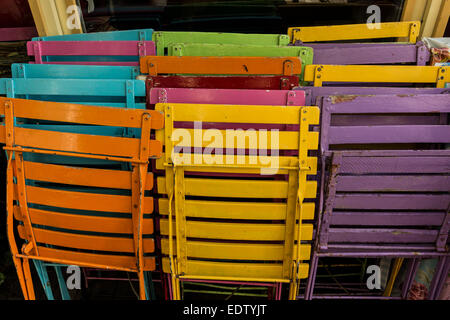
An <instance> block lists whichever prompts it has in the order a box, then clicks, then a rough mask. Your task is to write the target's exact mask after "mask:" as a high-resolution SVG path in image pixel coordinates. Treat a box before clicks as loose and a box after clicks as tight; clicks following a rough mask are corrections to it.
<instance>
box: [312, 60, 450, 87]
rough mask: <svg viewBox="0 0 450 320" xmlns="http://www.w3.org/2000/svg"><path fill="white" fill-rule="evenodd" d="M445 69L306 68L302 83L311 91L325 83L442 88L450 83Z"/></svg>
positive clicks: (391, 67) (390, 67) (378, 67)
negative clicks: (311, 86) (409, 85)
mask: <svg viewBox="0 0 450 320" xmlns="http://www.w3.org/2000/svg"><path fill="white" fill-rule="evenodd" d="M449 73H450V69H449V67H434V66H369V65H359V66H358V65H357V66H354V65H348V66H337V65H308V66H306V67H305V76H304V80H305V81H307V82H313V83H314V86H315V87H320V86H322V84H323V83H324V82H326V83H328V85H329V83H351V82H353V83H377V84H381V83H385V84H390V83H399V84H434V85H435V86H436V87H437V88H444V87H445V83H446V82H449V81H450V74H449Z"/></svg>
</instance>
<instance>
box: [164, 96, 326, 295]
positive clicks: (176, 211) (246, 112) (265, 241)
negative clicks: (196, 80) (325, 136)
mask: <svg viewBox="0 0 450 320" xmlns="http://www.w3.org/2000/svg"><path fill="white" fill-rule="evenodd" d="M156 110H158V111H161V112H163V111H164V113H165V118H166V125H165V129H164V130H158V131H157V135H156V136H157V137H161V138H158V140H159V139H161V140H162V141H163V142H164V144H165V150H166V152H165V155H164V156H163V158H161V162H160V164H162V166H163V167H164V168H165V170H166V174H165V177H161V178H158V184H157V187H158V192H159V193H162V194H167V198H162V199H160V200H159V204H158V207H159V213H160V214H161V215H162V216H165V217H168V218H165V219H161V222H160V227H161V234H162V235H168V236H169V239H163V242H162V252H163V254H168V255H169V256H168V257H166V258H163V270H164V271H165V272H171V271H172V272H173V273H174V274H175V275H176V276H177V277H178V276H179V277H180V278H186V279H196V278H197V279H214V280H220V279H222V280H238V281H267V282H289V281H291V280H292V281H294V282H295V280H294V279H300V278H305V277H306V276H307V274H308V264H307V263H305V262H302V260H308V259H309V253H310V245H309V244H302V245H301V246H299V247H298V246H296V245H295V242H296V241H297V243H299V241H298V238H300V239H301V240H302V241H308V240H311V239H312V233H313V226H312V224H309V223H305V222H303V220H310V219H313V217H314V203H313V202H308V201H304V200H305V198H308V199H314V198H315V196H316V192H317V190H316V188H317V184H316V182H315V181H309V180H307V176H308V175H314V174H316V167H317V159H316V158H315V157H313V156H310V155H309V154H308V150H313V149H315V148H316V147H317V145H318V134H317V132H310V131H309V125H311V124H317V123H318V120H319V118H318V117H319V109H318V108H317V107H301V106H260V105H254V106H243V105H211V104H209V105H208V104H177V103H164V104H160V103H159V104H156ZM199 120H201V121H202V122H201V125H202V128H198V127H195V126H196V124H195V123H194V122H195V121H199ZM187 124H189V126H188V125H187ZM197 125H198V123H197ZM286 125H288V126H289V127H290V129H288V130H279V128H280V127H281V126H286ZM192 128H195V129H192ZM226 128H228V132H230V131H233V132H235V133H236V132H237V136H238V138H237V139H238V141H237V144H235V142H234V138H233V137H232V138H231V139H229V140H228V138H226V139H227V142H226V143H225V141H222V140H221V139H223V138H224V137H225V136H226V132H227V129H226ZM249 128H256V130H252V129H250V130H249ZM210 129H215V130H210ZM230 129H231V130H230ZM238 129H241V130H239V131H238ZM194 130H196V131H194ZM263 132H264V133H263ZM195 134H197V135H201V136H202V137H204V138H202V139H197V138H195V139H192V138H193V137H194V135H195ZM228 134H229V133H228ZM211 135H213V136H214V137H215V141H216V144H215V146H212V145H211V143H210V142H211V141H208V140H210V138H211ZM207 136H209V137H210V138H207ZM245 136H247V138H248V139H247V138H245ZM165 137H171V139H167V138H165ZM252 137H253V138H252ZM258 137H259V138H258ZM180 138H182V139H181V140H180ZM200 140H201V141H200ZM278 142H279V143H278ZM255 143H256V144H255ZM265 143H266V144H265ZM179 148H183V149H182V151H183V153H182V154H180V153H179V150H180V149H179ZM203 148H206V149H208V148H209V149H211V148H214V150H212V151H215V152H212V151H211V153H209V155H210V156H212V158H213V160H212V162H211V161H209V160H208V159H207V157H208V155H206V153H208V152H205V154H203V153H198V151H196V150H203ZM268 149H270V153H268V152H267V151H268ZM226 150H228V151H227V155H226V154H225V153H226ZM239 150H240V151H239ZM252 150H253V151H257V153H253V151H252ZM230 151H231V152H232V153H231V154H230ZM235 151H236V152H235ZM289 152H291V153H289ZM225 157H227V158H226V159H227V161H226V163H225V161H224V160H225ZM252 159H253V160H252ZM270 159H272V160H275V161H278V164H277V165H275V167H277V169H274V170H272V169H273V167H274V164H273V163H271V164H269V162H270ZM230 160H231V161H230ZM254 160H255V161H254ZM158 161H159V160H158ZM271 167H272V169H269V168H271ZM199 171H200V172H207V173H209V175H208V177H198V176H194V175H191V173H195V172H199ZM226 173H239V174H245V175H247V177H246V178H236V177H235V176H234V177H231V178H230V177H224V176H223V174H226ZM277 174H283V175H286V174H287V175H288V176H289V179H288V180H287V181H285V180H275V179H274V178H273V177H274V175H277ZM248 175H253V178H248ZM172 201H173V202H172ZM296 202H297V203H298V206H296V205H295V203H296ZM172 217H175V221H172ZM218 219H220V220H218ZM296 219H298V220H299V221H300V223H299V224H296V222H295V221H296ZM174 237H175V240H173V243H172V242H171V240H170V239H173V238H174ZM194 238H195V240H194ZM230 240H231V241H230ZM293 261H295V262H294V263H293ZM293 265H298V268H293ZM294 291H295V290H294V289H293V290H292V292H294ZM175 298H176V297H175Z"/></svg>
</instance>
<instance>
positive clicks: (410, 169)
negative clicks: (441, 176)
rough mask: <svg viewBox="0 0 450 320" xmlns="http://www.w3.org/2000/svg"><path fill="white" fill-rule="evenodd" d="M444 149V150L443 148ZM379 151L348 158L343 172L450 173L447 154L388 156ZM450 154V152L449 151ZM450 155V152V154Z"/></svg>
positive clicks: (341, 168) (341, 170) (342, 168)
mask: <svg viewBox="0 0 450 320" xmlns="http://www.w3.org/2000/svg"><path fill="white" fill-rule="evenodd" d="M443 151H444V150H443ZM388 154H389V153H387V152H386V154H383V153H378V154H374V155H373V156H372V157H367V156H358V155H353V156H349V157H347V158H346V161H345V162H344V163H342V165H341V167H340V172H341V173H343V174H346V173H353V174H369V173H371V174H378V173H386V172H388V173H403V174H409V173H423V174H428V173H448V172H450V161H449V159H448V158H447V157H445V156H430V157H426V156H423V153H422V156H421V154H418V155H417V156H406V155H399V156H388ZM447 154H449V152H447ZM449 155H450V154H449Z"/></svg>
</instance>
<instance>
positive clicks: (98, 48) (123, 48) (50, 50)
mask: <svg viewBox="0 0 450 320" xmlns="http://www.w3.org/2000/svg"><path fill="white" fill-rule="evenodd" d="M27 51H28V55H30V56H34V57H35V63H39V64H41V63H52V64H86V65H87V64H94V65H135V66H137V65H139V61H137V59H136V61H131V62H130V61H101V59H99V61H77V60H76V59H77V58H78V59H79V57H80V56H107V57H117V56H136V57H139V56H147V55H155V54H156V49H155V43H154V42H153V41H29V42H28V43H27ZM44 56H73V60H74V61H73V62H72V61H44V59H43V57H44Z"/></svg>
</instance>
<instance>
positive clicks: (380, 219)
mask: <svg viewBox="0 0 450 320" xmlns="http://www.w3.org/2000/svg"><path fill="white" fill-rule="evenodd" d="M444 217H445V213H444V212H433V211H429V212H410V211H407V212H401V211H397V212H379V211H377V212H372V211H366V212H364V211H363V212H355V211H351V212H345V211H336V212H333V215H332V217H331V221H330V224H331V225H336V226H343V225H357V226H394V225H395V226H440V225H442V223H443V221H444Z"/></svg>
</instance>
